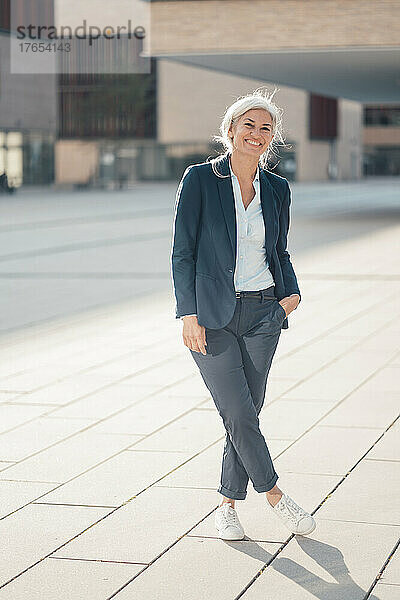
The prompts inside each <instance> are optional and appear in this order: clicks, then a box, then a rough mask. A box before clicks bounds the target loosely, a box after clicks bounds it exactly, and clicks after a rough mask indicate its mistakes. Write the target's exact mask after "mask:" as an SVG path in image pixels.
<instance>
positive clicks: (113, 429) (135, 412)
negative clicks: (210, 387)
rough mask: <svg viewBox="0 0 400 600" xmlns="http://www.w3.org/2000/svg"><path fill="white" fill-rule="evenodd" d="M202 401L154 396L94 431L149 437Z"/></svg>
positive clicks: (107, 421)
mask: <svg viewBox="0 0 400 600" xmlns="http://www.w3.org/2000/svg"><path fill="white" fill-rule="evenodd" d="M201 401H202V398H201V397H198V396H191V397H189V398H186V397H184V396H173V395H172V394H171V395H169V396H167V395H165V394H161V393H160V394H158V393H156V394H153V395H152V396H151V397H150V398H145V399H144V400H140V401H138V402H136V403H135V404H134V406H130V407H128V408H125V409H123V410H121V411H120V412H118V414H116V415H113V416H109V417H107V418H105V419H104V420H102V421H101V422H100V423H99V424H98V425H95V427H94V428H93V431H94V432H96V433H134V434H136V435H148V434H150V433H152V432H153V431H155V430H156V429H158V428H159V427H163V426H164V425H167V423H169V422H170V421H173V420H174V419H176V418H178V417H180V416H183V415H184V414H185V413H187V411H189V410H191V409H193V408H195V407H196V406H197V405H198V404H199V403H200V402H201Z"/></svg>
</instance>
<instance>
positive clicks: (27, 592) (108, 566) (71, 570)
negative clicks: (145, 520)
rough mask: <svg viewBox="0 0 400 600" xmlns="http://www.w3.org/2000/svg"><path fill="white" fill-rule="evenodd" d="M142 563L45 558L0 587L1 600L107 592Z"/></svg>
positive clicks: (103, 595)
mask: <svg viewBox="0 0 400 600" xmlns="http://www.w3.org/2000/svg"><path fill="white" fill-rule="evenodd" d="M142 569H143V565H135V564H130V563H116V562H114V563H107V562H95V561H88V560H64V559H55V558H46V559H45V560H42V561H41V562H40V563H38V564H36V565H35V566H34V567H32V568H31V569H29V570H28V571H26V573H24V574H23V575H22V576H21V577H17V579H15V580H14V581H12V582H11V583H9V584H8V585H7V586H6V587H4V588H3V589H2V590H0V598H1V600H54V599H55V598H57V600H71V599H72V598H74V599H78V598H90V599H91V598H93V599H94V598H96V600H107V598H109V596H110V595H111V594H112V592H114V591H115V590H116V589H118V588H119V587H120V586H122V585H123V584H124V583H125V582H126V581H128V580H129V579H131V578H132V577H134V576H135V575H136V574H137V573H139V572H140V571H141V570H142Z"/></svg>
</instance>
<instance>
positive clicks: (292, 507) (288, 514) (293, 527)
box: [267, 494, 317, 535]
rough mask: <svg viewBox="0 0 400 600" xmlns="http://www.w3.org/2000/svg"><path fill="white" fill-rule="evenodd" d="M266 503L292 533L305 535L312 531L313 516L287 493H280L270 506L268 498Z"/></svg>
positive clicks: (313, 526)
mask: <svg viewBox="0 0 400 600" xmlns="http://www.w3.org/2000/svg"><path fill="white" fill-rule="evenodd" d="M267 504H268V506H269V507H270V509H271V510H272V511H273V512H274V513H275V514H276V515H278V517H279V518H280V519H281V520H282V521H283V523H284V525H285V526H286V527H287V528H288V529H289V531H291V532H292V533H297V534H299V535H307V534H309V533H311V532H312V531H314V529H315V527H316V525H317V524H316V522H315V519H314V517H312V516H311V515H310V513H308V512H306V511H305V510H304V509H302V508H301V506H299V505H298V504H296V502H295V501H294V500H293V499H292V498H291V497H290V496H288V495H287V494H282V498H280V500H279V502H278V503H277V504H275V506H272V504H270V502H269V500H268V499H267Z"/></svg>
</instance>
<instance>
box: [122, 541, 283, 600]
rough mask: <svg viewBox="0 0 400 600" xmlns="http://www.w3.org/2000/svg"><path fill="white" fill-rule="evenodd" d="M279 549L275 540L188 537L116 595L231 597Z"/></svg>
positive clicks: (135, 598) (158, 599)
mask: <svg viewBox="0 0 400 600" xmlns="http://www.w3.org/2000/svg"><path fill="white" fill-rule="evenodd" d="M278 548H279V544H273V543H265V542H252V541H248V540H247V541H245V540H243V541H236V542H224V541H222V540H215V539H210V538H198V537H188V536H186V537H184V538H182V539H181V540H180V541H179V542H178V543H177V544H175V545H174V546H173V547H172V548H171V549H170V550H169V551H168V552H166V553H165V554H163V555H162V556H161V557H160V558H159V559H157V560H156V561H155V562H154V563H153V564H152V565H150V566H149V567H148V568H147V569H145V570H144V571H142V572H141V573H140V574H139V575H138V576H137V577H135V578H134V579H133V581H131V582H130V583H129V584H128V585H127V586H126V587H124V588H123V589H122V590H121V591H120V592H119V593H118V594H117V595H116V598H118V600H128V599H129V600H139V599H140V600H143V598H151V599H152V600H177V598H179V600H193V599H194V598H196V600H209V598H218V599H219V600H231V599H233V598H236V596H237V594H238V593H239V592H240V590H241V589H243V587H244V586H245V585H246V583H247V581H248V580H249V579H250V578H251V577H252V576H253V575H254V573H256V572H257V570H258V569H259V568H260V567H261V566H262V565H263V563H264V562H265V561H267V560H269V558H270V557H271V556H273V554H274V553H275V552H276V550H277V549H278ZM166 573H167V574H168V576H166Z"/></svg>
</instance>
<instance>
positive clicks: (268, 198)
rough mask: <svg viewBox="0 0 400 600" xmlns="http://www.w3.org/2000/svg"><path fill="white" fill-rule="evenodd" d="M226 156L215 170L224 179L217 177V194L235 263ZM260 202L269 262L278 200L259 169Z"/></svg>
mask: <svg viewBox="0 0 400 600" xmlns="http://www.w3.org/2000/svg"><path fill="white" fill-rule="evenodd" d="M228 156H229V155H225V156H224V157H223V158H222V159H221V160H220V161H219V162H218V164H217V169H218V171H219V172H220V173H221V175H225V177H224V178H220V177H217V184H218V192H219V198H220V202H221V207H222V212H223V214H224V218H225V222H226V227H227V230H228V235H229V239H230V242H231V247H232V254H233V257H234V261H236V210H235V198H234V194H233V186H232V179H231V177H230V170H229V162H228ZM260 200H261V208H262V213H263V218H264V225H265V244H264V247H265V251H266V255H267V260H268V262H270V258H271V254H272V248H273V245H274V243H275V240H276V236H277V233H278V208H277V207H278V202H279V198H278V196H277V193H276V192H275V190H274V188H273V187H272V185H271V183H270V182H269V180H268V176H267V175H266V173H265V171H264V170H263V169H260Z"/></svg>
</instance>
